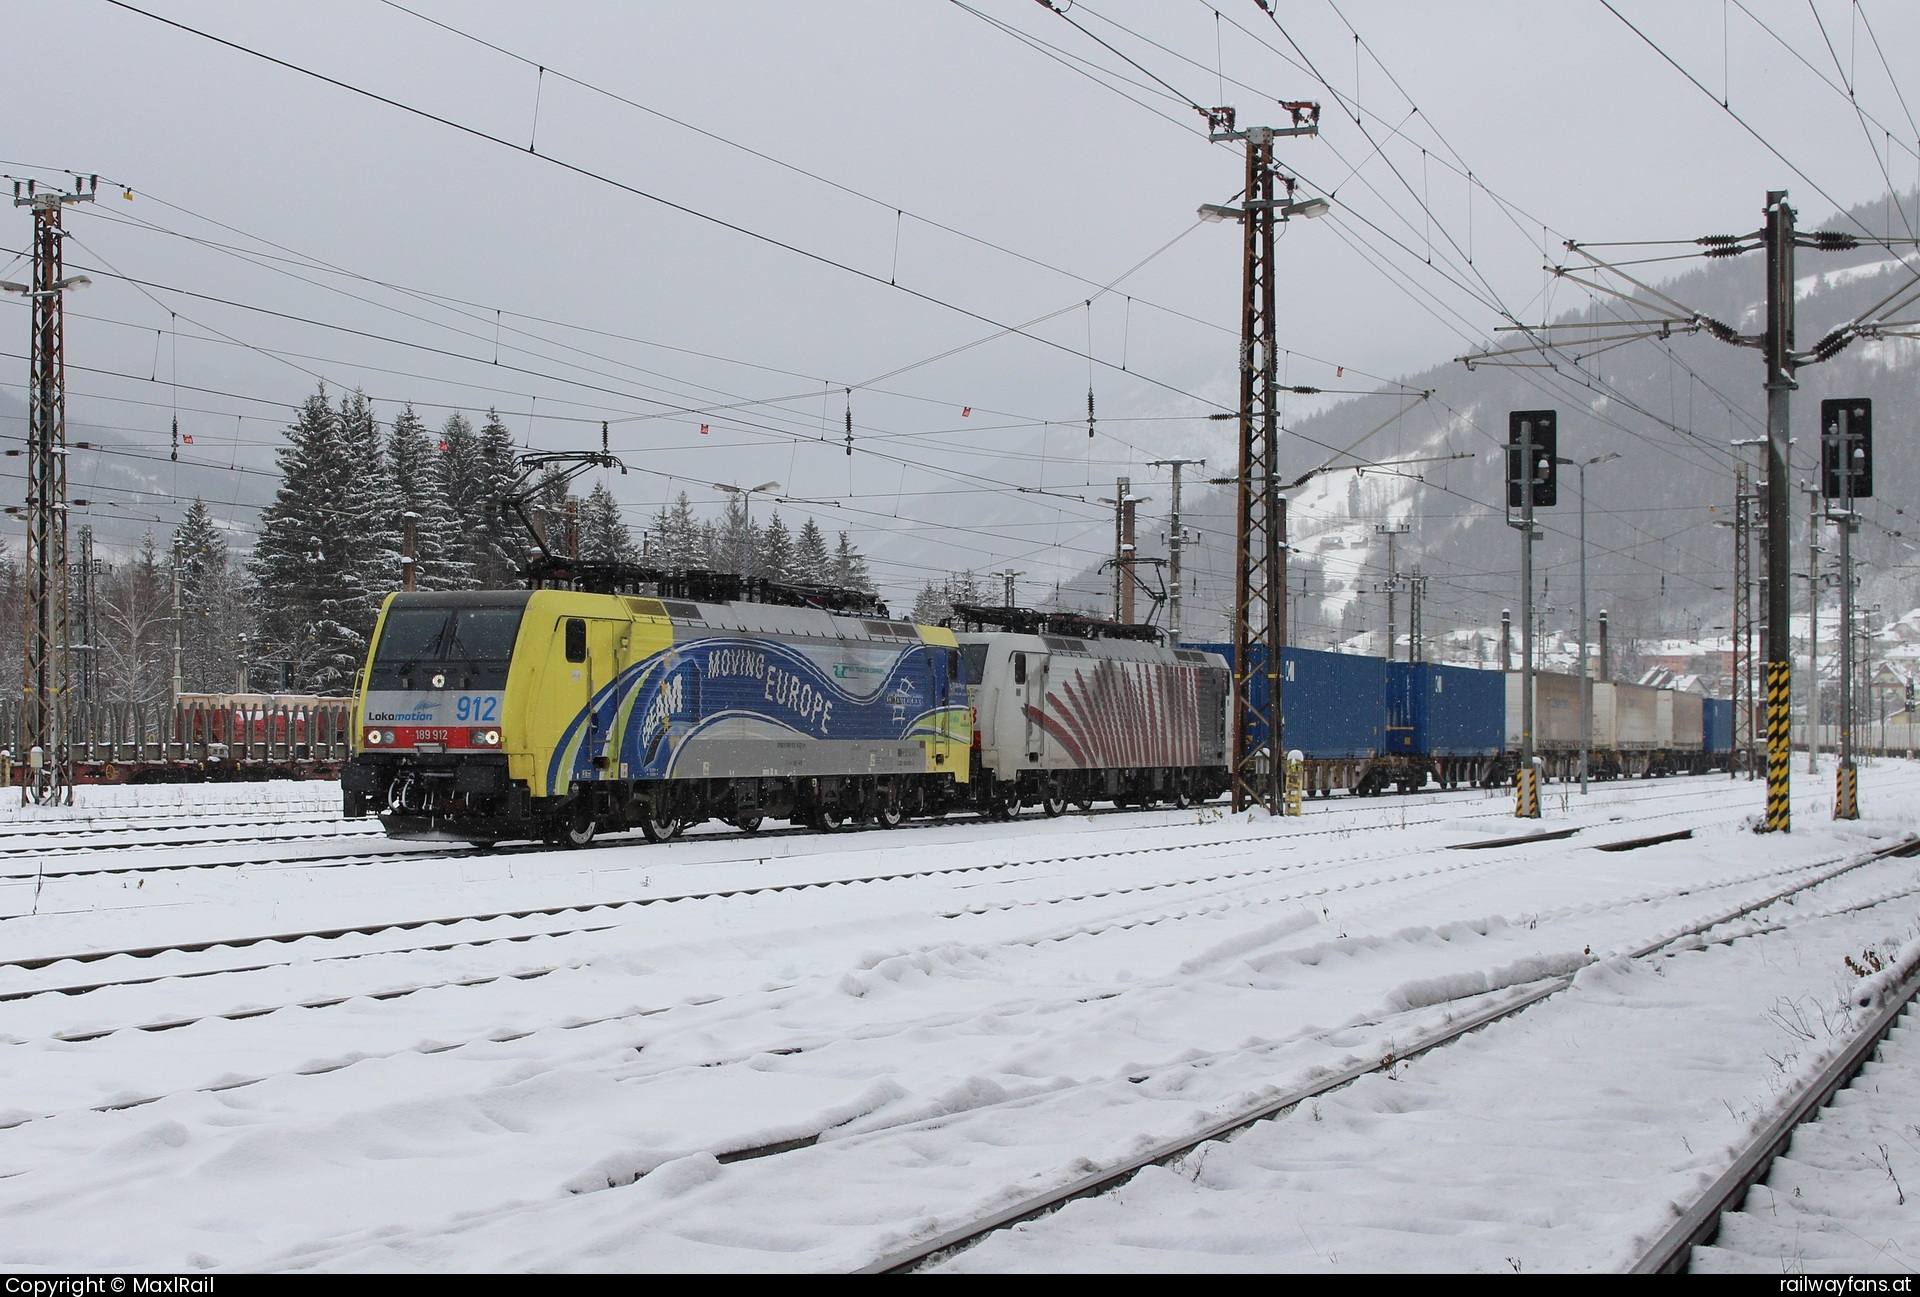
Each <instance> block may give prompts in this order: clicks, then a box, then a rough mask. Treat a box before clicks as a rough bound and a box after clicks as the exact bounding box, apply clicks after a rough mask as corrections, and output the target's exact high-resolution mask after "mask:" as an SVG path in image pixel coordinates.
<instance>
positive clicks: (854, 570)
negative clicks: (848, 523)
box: [828, 531, 874, 594]
mask: <svg viewBox="0 0 1920 1297" xmlns="http://www.w3.org/2000/svg"><path fill="white" fill-rule="evenodd" d="M828 580H829V581H830V582H831V583H832V584H833V585H837V586H839V587H841V588H842V589H845V590H864V591H866V592H867V593H868V594H872V593H873V592H874V587H873V577H872V575H871V574H870V573H869V572H868V571H867V556H866V555H865V554H862V553H861V552H860V551H859V550H857V549H855V548H854V546H853V542H852V541H851V540H850V539H848V537H847V533H846V532H844V531H843V532H841V533H840V543H839V545H838V546H836V547H835V549H834V551H833V566H832V569H831V573H830V575H829V577H828Z"/></svg>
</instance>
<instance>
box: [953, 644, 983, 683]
mask: <svg viewBox="0 0 1920 1297" xmlns="http://www.w3.org/2000/svg"><path fill="white" fill-rule="evenodd" d="M960 660H961V662H962V664H963V665H965V667H966V669H967V679H966V683H967V684H970V685H977V684H979V683H980V680H981V677H983V676H984V675H986V673H987V646H986V645H985V644H962V645H961V646H960Z"/></svg>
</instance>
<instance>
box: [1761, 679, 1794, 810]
mask: <svg viewBox="0 0 1920 1297" xmlns="http://www.w3.org/2000/svg"><path fill="white" fill-rule="evenodd" d="M1792 758H1793V665H1792V663H1789V662H1769V663H1767V830H1766V831H1767V832H1768V833H1791V832H1792V831H1793V808H1792V804H1791V801H1790V798H1789V796H1788V795H1789V793H1791V792H1792V787H1791V783H1792V781H1791V777H1790V775H1789V773H1788V770H1787V765H1788V763H1789V762H1790V761H1791V760H1792Z"/></svg>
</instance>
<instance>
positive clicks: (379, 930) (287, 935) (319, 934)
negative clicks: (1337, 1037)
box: [0, 830, 1818, 1124]
mask: <svg viewBox="0 0 1920 1297" xmlns="http://www.w3.org/2000/svg"><path fill="white" fill-rule="evenodd" d="M1342 831H1343V830H1327V831H1321V832H1342ZM1303 836H1318V834H1317V833H1316V834H1313V835H1305V834H1302V833H1300V832H1298V831H1297V830H1295V831H1292V832H1284V833H1274V834H1263V835H1257V836H1255V837H1253V838H1245V839H1229V840H1227V841H1225V842H1221V843H1198V844H1192V843H1189V844H1174V845H1166V844H1159V845H1146V846H1140V847H1133V848H1118V849H1109V850H1101V851H1093V852H1078V853H1065V854H1060V855H1052V856H1039V857H1032V858H1029V859H1024V860H1017V861H1006V862H999V863H989V864H977V865H970V866H960V867H946V868H941V869H933V870H921V871H906V872H901V871H893V872H890V873H887V874H872V875H865V876H854V877H846V876H838V877H832V878H826V879H819V880H814V881H811V882H788V883H779V884H770V885H767V886H764V887H754V888H722V889H714V890H709V891H699V892H688V893H682V894H677V895H668V896H660V897H648V898H641V899H638V900H634V901H624V902H600V903H593V904H587V905H581V906H558V907H546V908H542V909H532V910H524V909H523V910H513V911H496V912H489V913H478V914H466V915H460V916H452V917H448V918H442V919H437V920H423V921H418V922H411V921H410V922H406V923H395V924H379V925H362V926H359V927H345V928H331V929H321V930H308V931H303V932H280V933H274V934H267V935H260V936H247V937H239V938H232V939H226V940H209V941H201V942H191V943H175V944H172V945H166V946H152V947H142V948H136V949H129V950H118V951H93V952H80V953H79V954H77V955H73V956H45V957H39V958H34V959H29V960H14V961H10V966H11V967H13V968H16V969H21V970H29V971H32V970H39V969H44V968H48V967H51V966H54V965H57V964H62V963H70V962H82V963H85V962H95V961H99V960H104V959H107V958H111V957H114V956H125V957H130V958H136V959H140V960H143V961H144V960H148V959H153V958H156V957H158V956H161V955H165V954H167V953H170V952H171V953H180V954H196V953H204V952H208V951H214V950H220V949H226V948H238V949H246V948H250V947H254V946H259V945H266V944H286V943H292V942H297V941H302V940H306V939H311V938H320V939H339V938H344V937H348V936H353V935H362V936H377V935H381V934H385V933H391V932H396V931H402V932H414V931H419V930H421V929H423V928H430V927H431V928H448V929H456V928H460V927H462V926H479V925H488V924H495V923H498V922H501V921H510V920H525V919H528V918H538V917H556V916H558V915H561V914H566V913H579V914H581V915H583V916H591V917H592V918H593V919H594V920H596V921H590V922H584V923H579V924H571V925H566V926H554V925H548V926H543V927H539V928H536V929H532V930H514V931H509V932H498V931H469V932H461V933H457V934H455V933H449V935H448V936H447V938H446V939H445V940H438V941H434V942H428V943H416V944H411V945H405V946H397V947H396V946H391V945H389V946H383V947H378V948H361V949H353V950H348V951H343V952H340V953H334V954H312V953H307V954H303V955H301V956H299V957H293V958H286V959H276V960H271V961H258V960H256V961H252V962H249V963H245V964H241V965H237V966H236V965H223V966H220V967H214V968H201V969H189V970H170V971H156V972H154V973H151V974H142V975H139V976H132V977H121V978H109V979H98V980H90V981H85V982H77V983H76V982H62V983H58V984H51V985H41V986H32V987H26V988H21V989H14V990H9V991H6V992H4V993H0V1002H8V1001H21V1000H30V999H35V998H38V997H53V996H69V997H72V996H85V995H89V994H92V993H94V992H99V991H106V990H112V989H114V988H119V987H133V986H142V985H150V984H153V983H157V982H166V981H180V982H183V983H184V982H188V981H195V980H200V979H206V978H209V977H219V976H240V975H244V974H251V973H260V972H264V971H267V970H270V969H276V968H287V967H291V966H295V965H301V966H307V965H314V964H324V963H343V962H347V961H363V960H364V961H368V964H369V967H370V968H371V967H373V966H374V965H376V964H377V963H378V962H379V960H381V959H382V958H384V957H390V956H400V955H410V954H418V953H438V952H446V951H451V950H456V949H470V948H474V947H481V946H490V945H509V944H521V943H525V942H528V941H533V940H536V939H540V938H557V937H567V936H574V935H579V934H585V933H595V932H603V931H608V930H611V929H614V928H617V927H619V926H621V924H622V922H623V921H624V920H620V919H616V918H613V917H612V912H613V911H618V910H622V909H628V908H632V907H636V906H651V905H658V904H662V903H669V904H670V903H674V902H679V901H691V900H707V899H725V898H729V897H736V896H754V895H760V894H766V893H774V892H788V891H800V890H811V889H818V888H826V887H834V886H840V885H844V884H847V883H849V882H888V881H901V880H907V879H916V878H927V877H939V876H942V875H953V874H966V873H989V872H1001V871H1008V870H1020V869H1032V868H1035V867H1049V866H1057V865H1063V864H1067V863H1072V862H1085V861H1094V860H1097V861H1111V860H1117V859H1121V858H1124V857H1146V856H1153V855H1161V854H1167V853H1178V852H1191V851H1196V850H1204V851H1207V852H1209V853H1212V852H1217V851H1218V850H1220V849H1221V848H1223V847H1224V848H1227V849H1230V850H1237V851H1243V852H1244V851H1251V850H1256V849H1267V848H1271V847H1273V846H1275V845H1276V844H1284V842H1285V841H1286V840H1288V839H1297V838H1300V837H1303ZM1420 854H1421V855H1422V856H1424V857H1426V858H1428V861H1429V863H1426V864H1423V865H1421V866H1419V867H1415V868H1413V869H1408V870H1402V871H1399V872H1396V873H1393V874H1391V875H1387V876H1383V877H1379V878H1374V879H1370V880H1366V881H1364V882H1351V881H1350V882H1340V883H1336V884H1334V885H1332V886H1330V887H1329V886H1311V885H1308V886H1305V887H1304V888H1303V890H1301V891H1300V892H1298V893H1297V894H1293V893H1290V894H1287V895H1282V896H1277V897H1275V896H1267V897H1260V898H1257V899H1258V901H1259V903H1260V904H1286V903H1289V902H1292V901H1299V900H1312V899H1315V898H1318V897H1319V896H1322V895H1324V894H1326V893H1327V892H1328V891H1340V892H1355V891H1360V892H1364V891H1366V890H1368V889H1371V888H1379V887H1386V888H1389V889H1390V888H1392V887H1393V886H1395V885H1397V884H1401V883H1404V882H1406V881H1408V880H1409V879H1413V878H1421V877H1426V876H1429V875H1433V874H1436V873H1437V874H1450V873H1458V872H1461V871H1467V870H1484V869H1486V868H1488V867H1489V866H1490V865H1492V864H1493V863H1494V861H1493V860H1492V858H1490V857H1487V856H1482V855H1478V854H1476V855H1475V856H1471V857H1466V858H1460V857H1451V858H1449V857H1447V856H1446V853H1445V849H1444V848H1443V847H1438V846H1436V847H1433V848H1430V849H1427V850H1426V851H1423V852H1422V853H1420ZM1501 854H1502V855H1503V856H1507V857H1508V858H1509V859H1511V857H1510V855H1509V853H1501ZM1404 856H1405V850H1404V848H1401V847H1398V846H1397V845H1394V844H1384V845H1383V846H1382V847H1380V848H1379V849H1377V850H1374V851H1369V852H1354V853H1349V854H1345V855H1342V856H1339V857H1335V858H1333V859H1321V860H1313V861H1294V862H1289V863H1285V864H1279V865H1269V866H1261V867H1257V868H1254V869H1249V870H1242V871H1220V870H1218V869H1217V868H1216V869H1210V870H1208V871H1205V872H1201V873H1198V874H1193V875H1188V876H1186V877H1182V878H1175V879H1166V880H1160V881H1157V882H1153V883H1150V884H1145V885H1142V886H1139V887H1130V888H1113V889H1100V890H1096V891H1091V892H1085V893H1079V894H1074V895H1070V896H1060V895H1053V896H1049V897H1045V898H1039V899H1036V900H1033V901H1030V902H1026V903H1024V904H1026V905H1031V906H1037V907H1045V908H1052V907H1058V906H1060V905H1063V904H1070V903H1071V902H1074V901H1088V900H1104V899H1110V898H1116V897H1121V898H1124V897H1131V896H1142V897H1145V896H1148V895H1152V896H1154V897H1155V900H1154V901H1153V902H1152V903H1151V904H1149V905H1145V906H1134V907H1132V909H1131V912H1121V913H1107V914H1104V915H1102V916H1101V917H1100V919H1099V921H1098V922H1096V923H1094V924H1093V925H1092V926H1089V924H1088V922H1087V921H1085V920H1073V921H1070V922H1068V923H1066V924H1065V925H1063V926H1058V927H1055V928H1052V929H1047V930H1043V931H1039V932H1029V933H1026V934H1023V935H1021V936H1019V937H1018V938H1017V939H1014V940H1013V941H1012V944H1014V945H1034V944H1041V943H1045V942H1049V941H1057V940H1062V939H1065V938H1068V937H1072V936H1082V935H1097V934H1098V933H1099V932H1103V931H1107V930H1109V929H1112V928H1127V927H1134V926H1140V925H1142V924H1152V923H1160V922H1166V921H1169V920H1175V919H1180V918H1186V917H1191V916H1192V915H1193V914H1195V913H1204V912H1211V911H1214V910H1218V909H1221V908H1224V907H1226V906H1227V905H1232V904H1240V903H1242V902H1233V901H1223V900H1222V896H1223V895H1225V894H1227V893H1231V892H1233V891H1237V890H1244V889H1245V888H1248V887H1252V886H1256V885H1258V883H1259V882H1260V881H1261V880H1262V879H1266V880H1271V879H1272V878H1273V877H1274V876H1276V875H1283V874H1286V873H1288V872H1292V871H1298V870H1302V869H1308V868H1314V869H1320V870H1340V869H1345V868H1348V867H1351V866H1354V865H1360V864H1367V863H1377V862H1379V861H1381V860H1383V859H1399V858H1402V857H1404ZM1432 860H1446V861H1448V863H1444V864H1440V865H1438V866H1435V865H1433V864H1431V863H1430V862H1431V861H1432ZM1817 867H1818V866H1810V865H1804V864H1803V865H1798V866H1794V867H1792V868H1791V869H1790V870H1788V871H1786V872H1790V873H1800V872H1805V871H1806V870H1808V869H1810V868H1817ZM1771 876H1772V874H1771V873H1770V872H1768V871H1763V872H1762V873H1759V874H1746V875H1740V876H1737V877H1734V878H1728V879H1724V880H1719V881H1717V882H1715V883H1713V884H1710V885H1700V886H1696V887H1692V888H1678V889H1672V890H1670V891H1667V892H1663V893H1661V894H1659V895H1658V896H1655V897H1649V898H1645V899H1648V900H1654V901H1665V900H1670V899H1674V898H1676V897H1684V896H1686V895H1689V894H1691V893H1693V892H1697V891H1701V890H1717V889H1720V888H1726V887H1735V886H1742V885H1747V884H1751V883H1752V882H1755V881H1760V880H1764V879H1766V878H1769V877H1771ZM1223 882H1224V883H1227V884H1229V886H1228V887H1226V888H1224V889H1222V888H1217V887H1216V888H1212V889H1210V890H1199V891H1195V890H1194V889H1208V887H1209V885H1210V884H1219V883H1223ZM1179 888H1184V889H1187V891H1188V893H1189V894H1188V895H1185V896H1182V897H1181V898H1180V901H1181V905H1180V907H1179V908H1177V909H1175V910H1173V911H1171V912H1168V911H1167V910H1166V908H1165V901H1166V899H1167V898H1166V895H1165V894H1166V893H1167V892H1168V891H1170V890H1172V889H1179ZM1008 908H1019V907H1018V906H1012V907H1010V906H1006V905H998V904H996V905H993V906H987V907H980V908H978V909H976V910H973V911H948V912H942V914H943V917H946V918H949V919H960V918H966V917H971V916H975V915H978V914H982V913H989V912H1001V911H1004V910H1006V909H1008ZM1149 910H1151V911H1152V912H1151V913H1149V912H1148V911H1149ZM7 966H9V965H5V964H0V968H4V967H7ZM576 966H577V961H574V962H569V961H564V960H563V961H559V962H553V963H543V964H539V965H535V966H522V967H510V968H504V969H500V970H497V971H490V972H487V973H484V974H479V975H468V976H462V977H453V978H445V979H438V980H432V981H413V982H407V983H403V984H398V985H395V984H378V983H375V984H371V985H365V986H361V987H357V988H355V989H352V990H348V991H344V992H340V993H333V994H326V995H309V996H305V997H300V998H296V999H292V1000H284V1001H274V1002H271V1003H261V1002H259V1001H258V1000H256V999H251V998H248V999H245V1000H243V1001H241V1002H240V1003H237V1004H235V1006H234V1007H231V1008H226V1009H210V1010H207V1011H202V1012H191V1013H185V1014H174V1015H169V1016H165V1017H159V1018H152V1019H145V1020H139V1021H122V1022H118V1023H111V1024H98V1023H95V1024H90V1025H89V1026H87V1027H85V1028H80V1029H69V1030H60V1031H56V1032H54V1033H52V1035H51V1037H50V1039H52V1040H56V1041H59V1042H62V1043H65V1044H79V1043H85V1042H91V1041H96V1040H101V1039H104V1038H106V1037H110V1036H113V1035H115V1034H117V1033H120V1032H143V1033H153V1032H164V1031H172V1030H177V1029H180V1028H183V1027H188V1026H193V1025H195V1024H197V1023H202V1022H212V1021H243V1020H247V1019H251V1018H258V1017H264V1016H266V1015H268V1014H271V1013H275V1012H280V1011H283V1010H288V1009H308V1010H313V1009H325V1008H332V1007H337V1006H339V1005H343V1004H346V1003H348V1002H350V1001H354V1000H367V1001H376V1002H377V1001H390V1000H397V999H402V998H406V997H408V996H412V995H416V994H420V993H422V992H426V991H435V990H445V989H452V988H465V987H475V986H482V985H488V984H492V983H497V982H502V981H507V980H519V981H529V980H534V979H538V978H542V977H546V976H549V975H551V974H553V973H556V972H560V971H562V970H564V969H567V968H569V967H576ZM234 998H235V999H236V1000H239V999H240V997H239V996H238V995H237V994H236V996H235V997H234ZM660 1011H662V1010H656V1009H641V1010H634V1011H631V1012H629V1013H626V1014H616V1015H610V1016H607V1017H603V1018H595V1019H591V1020H590V1021H591V1022H593V1023H598V1022H603V1021H613V1020H617V1019H619V1018H622V1017H627V1018H638V1017H644V1016H648V1015H650V1014H652V1013H655V1012H660ZM568 1025H585V1024H582V1023H572V1022H570V1023H569V1024H568ZM28 1039H30V1038H28ZM486 1039H488V1040H497V1039H498V1037H497V1035H489V1036H488V1037H486ZM15 1043H27V1039H22V1038H15ZM445 1047H447V1048H451V1047H453V1046H445ZM258 1079H264V1078H251V1079H242V1080H238V1081H229V1082H226V1083H223V1084H222V1085H221V1086H220V1087H219V1088H222V1089H225V1088H233V1087H234V1086H236V1085H243V1084H252V1083H254V1081H256V1080H258ZM159 1097H163V1096H159V1095H153V1096H144V1097H140V1098H137V1099H134V1100H130V1101H122V1102H116V1103H114V1104H110V1105H106V1106H104V1107H103V1108H102V1109H101V1110H115V1109H118V1108H123V1107H128V1106H137V1105H138V1104H140V1103H146V1102H151V1101H153V1100H154V1099H157V1098H159ZM22 1119H23V1120H24V1119H27V1118H24V1117H23V1118H22ZM13 1124H17V1122H16V1123H13Z"/></svg>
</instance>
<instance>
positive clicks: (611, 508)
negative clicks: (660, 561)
mask: <svg viewBox="0 0 1920 1297" xmlns="http://www.w3.org/2000/svg"><path fill="white" fill-rule="evenodd" d="M580 557H581V558H584V559H590V560H593V561H595V562H601V563H638V562H639V561H640V547H639V546H638V545H636V544H634V542H633V533H632V532H631V531H628V530H627V524H626V523H625V522H623V521H622V520H621V518H620V504H619V502H618V501H616V500H615V499H614V498H613V492H612V491H609V490H608V489H607V484H606V483H605V482H595V483H594V484H593V490H591V491H589V492H587V501H586V503H585V504H583V505H581V506H580Z"/></svg>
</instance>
